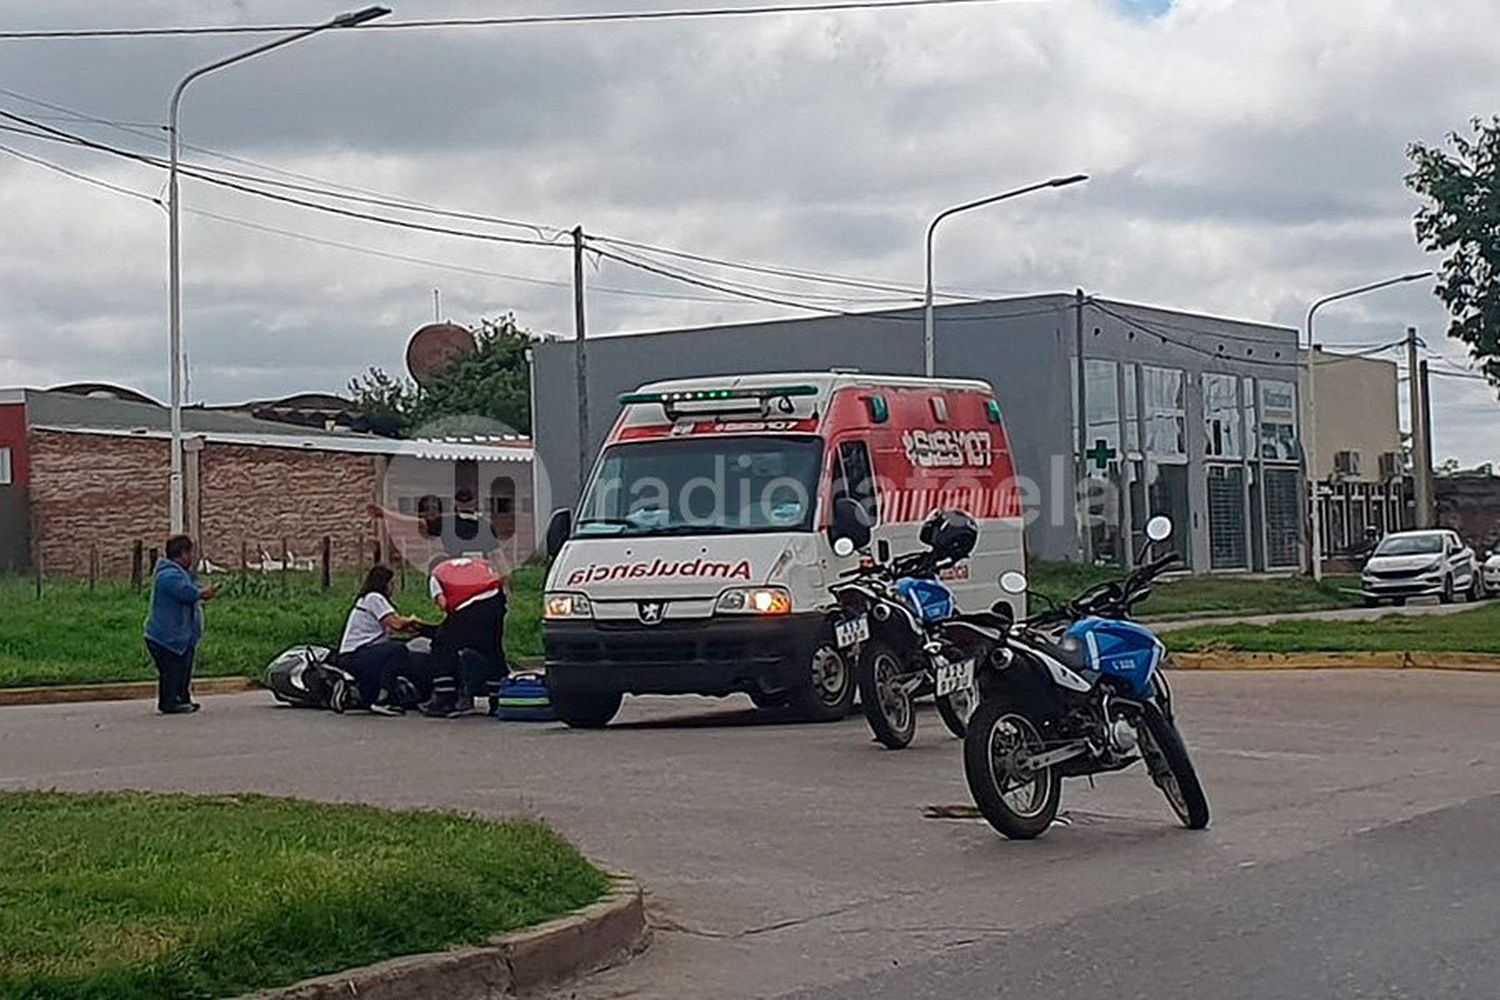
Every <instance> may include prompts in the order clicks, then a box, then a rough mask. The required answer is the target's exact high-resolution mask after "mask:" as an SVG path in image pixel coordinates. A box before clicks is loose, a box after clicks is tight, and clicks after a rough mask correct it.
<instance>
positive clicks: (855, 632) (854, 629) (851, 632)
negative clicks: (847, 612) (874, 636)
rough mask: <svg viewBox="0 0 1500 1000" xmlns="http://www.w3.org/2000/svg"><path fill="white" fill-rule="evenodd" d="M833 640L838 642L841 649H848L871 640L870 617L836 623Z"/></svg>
mask: <svg viewBox="0 0 1500 1000" xmlns="http://www.w3.org/2000/svg"><path fill="white" fill-rule="evenodd" d="M833 638H834V640H835V641H837V642H838V644H839V649H848V648H849V647H850V646H855V645H858V644H859V643H861V642H864V641H865V640H866V639H868V638H870V616H869V615H860V616H859V617H858V618H845V619H844V620H843V621H841V622H834V624H833Z"/></svg>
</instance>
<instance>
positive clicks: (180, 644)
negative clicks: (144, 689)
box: [146, 535, 218, 715]
mask: <svg viewBox="0 0 1500 1000" xmlns="http://www.w3.org/2000/svg"><path fill="white" fill-rule="evenodd" d="M195 558H196V550H195V549H194V547H193V540H192V539H191V538H189V537H188V536H187V535H173V536H172V537H171V538H168V539H167V548H166V556H165V557H164V558H162V559H161V560H159V561H158V562H157V564H156V569H155V571H154V572H153V574H152V581H151V611H150V614H149V615H148V616H147V618H146V649H147V651H148V652H150V654H151V659H152V661H153V662H154V663H155V664H156V673H157V684H156V710H157V711H158V712H160V713H161V714H163V715H185V714H188V713H191V712H196V711H198V703H197V702H195V701H193V697H192V691H191V685H192V680H193V657H194V656H195V655H196V654H197V651H198V643H199V641H200V640H201V639H202V638H203V602H204V601H211V600H213V599H214V597H215V595H216V594H217V593H218V590H217V588H215V587H212V586H207V587H205V586H200V585H199V583H198V581H197V579H196V578H195V577H194V576H193V572H192V567H193V562H194V560H195Z"/></svg>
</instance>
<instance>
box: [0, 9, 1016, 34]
mask: <svg viewBox="0 0 1500 1000" xmlns="http://www.w3.org/2000/svg"><path fill="white" fill-rule="evenodd" d="M1018 2H1026V0H829V2H823V3H806V4H762V5H759V6H751V7H704V8H698V9H690V8H689V9H681V8H678V9H661V10H636V11H601V12H598V13H578V14H520V15H510V16H503V17H445V18H429V19H415V20H406V21H376V22H372V23H370V24H364V25H360V26H359V27H358V28H357V29H355V30H359V31H376V30H380V31H401V30H409V29H413V28H483V27H523V26H537V25H549V24H552V25H557V24H605V23H612V22H624V21H669V20H703V19H706V18H722V17H756V16H763V15H769V14H817V13H836V12H839V11H858V10H896V9H901V8H909V9H910V8H923V7H929V8H940V7H960V6H978V5H980V4H1001V3H1018ZM1030 2H1038V0H1030ZM313 27H317V25H311V24H225V25H178V26H170V27H154V28H152V27H145V28H42V29H32V30H21V31H0V41H23V40H42V39H53V40H60V39H80V38H163V37H169V36H178V35H254V34H270V33H282V32H293V31H306V30H307V29H309V28H313Z"/></svg>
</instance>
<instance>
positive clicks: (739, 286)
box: [0, 109, 1060, 322]
mask: <svg viewBox="0 0 1500 1000" xmlns="http://www.w3.org/2000/svg"><path fill="white" fill-rule="evenodd" d="M68 110H71V109H68ZM0 118H4V119H8V120H10V121H13V122H16V123H19V124H20V125H22V126H25V128H23V129H16V128H13V127H9V126H5V125H3V124H0V129H7V130H10V131H17V132H19V133H20V134H23V135H26V136H29V137H31V138H35V139H45V140H49V141H58V142H64V143H67V144H69V145H73V146H78V147H81V148H85V149H90V150H95V151H99V152H105V153H109V154H111V155H114V156H117V157H121V158H123V159H127V160H130V161H132V162H136V163H142V164H145V165H148V166H152V167H157V168H162V167H164V166H165V163H164V161H162V160H161V159H160V158H159V157H154V156H150V155H147V154H143V153H138V152H135V151H133V150H128V149H123V148H121V147H118V146H113V145H110V144H108V143H104V142H100V141H98V140H94V139H90V138H88V137H85V136H81V135H78V134H76V133H72V132H68V131H66V130H63V129H58V128H54V127H52V126H50V125H46V124H44V123H42V122H39V121H37V120H35V119H32V118H28V117H27V116H24V115H17V114H15V113H13V112H9V111H5V110H0ZM100 121H103V120H102V119H101V120H100ZM179 172H180V173H181V174H182V175H183V176H186V177H192V178H194V179H197V180H200V181H203V182H205V183H208V184H213V185H216V186H219V187H224V188H227V189H230V190H234V191H237V192H240V193H244V194H249V195H254V196H257V197H261V198H265V199H268V200H271V201H275V202H281V203H284V204H290V205H294V206H298V207H303V208H307V209H311V210H314V211H319V212H324V213H328V214H332V215H336V216H342V217H347V218H353V219H357V220H361V221H368V222H373V223H377V224H381V225H386V226H395V227H399V228H404V229H410V230H416V231H422V232H430V233H435V234H439V235H448V236H458V237H464V238H470V239H479V240H485V241H489V242H497V243H506V244H516V245H523V246H540V247H545V248H549V249H558V248H560V247H561V246H562V244H559V243H557V242H555V241H553V240H545V239H524V238H520V237H513V236H501V235H497V234H492V233H482V232H475V231H472V230H467V229H454V228H451V227H442V226H432V225H426V224H423V223H418V222H413V221H410V220H406V219H396V218H391V217H389V216H382V215H376V214H373V213H368V212H358V211H353V210H350V209H345V208H340V207H337V206H332V205H324V204H321V203H319V202H313V201H308V200H306V199H303V198H296V197H292V196H290V195H285V194H280V193H277V192H273V191H265V190H261V189H260V188H257V187H253V186H250V184H245V183H240V182H239V180H231V179H228V178H239V179H243V180H246V181H250V182H252V183H255V184H258V183H267V184H272V185H273V186H274V185H277V184H281V185H282V186H289V187H291V188H293V189H296V190H301V191H311V192H313V193H315V194H318V195H322V196H325V197H339V196H338V195H334V194H330V193H329V192H327V191H323V190H320V189H316V188H310V187H307V186H304V185H285V184H284V183H283V182H275V181H269V180H268V179H266V178H261V177H255V176H253V175H246V174H240V173H237V172H234V171H222V170H218V169H216V168H203V167H199V166H185V167H180V168H179ZM132 194H134V195H135V196H138V197H146V198H148V199H150V200H152V201H154V202H156V203H157V204H160V203H161V202H160V200H159V199H154V198H151V196H149V195H142V194H141V192H132ZM361 200H364V201H366V202H373V203H375V204H379V205H380V206H381V207H388V208H395V209H397V210H400V211H413V210H415V209H414V208H412V207H411V206H409V205H405V204H401V203H398V202H395V201H391V200H389V199H361ZM435 211H438V212H443V213H447V212H448V210H442V209H438V210H435ZM449 214H454V215H461V216H463V217H468V218H474V219H478V220H481V221H500V222H506V223H508V224H511V225H520V226H524V227H526V228H529V229H534V230H536V231H542V230H545V229H553V228H554V227H542V226H539V225H537V224H534V223H518V222H513V221H511V220H497V219H495V218H494V217H489V216H481V215H479V214H478V213H449ZM238 221H239V222H243V220H238ZM252 225H257V224H252ZM554 231H555V232H561V230H556V229H554ZM283 234H284V235H285V234H287V233H286V232H285V231H283ZM293 238H306V239H316V238H312V237H306V236H305V235H304V234H296V235H295V236H294V237H293ZM647 245H649V244H647ZM344 248H346V249H351V248H352V245H349V244H345V245H344ZM590 249H591V250H592V251H593V252H594V253H596V254H598V255H600V256H604V257H609V258H611V259H614V260H616V261H618V262H620V263H623V264H626V265H627V266H631V267H634V268H636V269H638V270H642V271H646V272H648V273H653V274H656V275H657V276H659V277H664V278H668V279H670V280H674V281H679V282H683V283H686V284H689V285H694V286H697V287H700V288H704V289H708V290H711V291H716V292H722V293H724V294H727V295H730V296H733V297H735V298H737V299H747V300H750V301H759V302H765V303H769V304H773V305H782V306H787V307H790V308H794V309H801V310H805V311H809V312H819V313H824V314H830V315H844V316H857V317H860V318H865V319H871V320H875V321H886V322H919V321H920V318H919V317H917V316H914V315H911V316H900V315H890V314H888V313H881V312H853V311H849V310H845V309H839V308H835V307H832V306H825V305H820V304H815V303H811V302H807V301H798V300H795V299H790V298H787V297H785V296H786V295H787V294H788V293H785V292H783V291H782V290H780V289H771V288H765V287H764V286H757V285H751V284H749V283H744V282H731V281H727V280H714V279H711V278H708V277H707V276H704V275H701V274H696V273H694V272H692V271H689V270H687V269H684V268H678V267H673V266H668V265H665V264H662V263H660V262H655V261H651V260H649V259H641V258H639V257H636V256H635V255H632V254H625V253H623V252H605V251H604V250H602V249H601V248H599V247H598V246H591V247H590ZM414 262H423V261H421V260H420V259H419V260H417V261H414ZM506 277H513V278H519V276H506ZM599 290H601V291H602V290H603V288H600V289H599ZM615 291H616V292H624V293H633V294H639V295H642V296H651V297H662V298H668V297H675V298H678V299H685V300H688V301H694V300H698V299H704V297H701V296H700V297H696V299H690V298H688V297H687V296H669V295H657V294H656V293H649V292H645V291H639V292H636V291H635V290H615ZM804 298H810V299H821V300H828V301H831V302H845V303H853V304H869V303H872V302H874V301H878V300H873V299H869V298H855V297H851V296H834V295H824V294H820V293H805V294H804ZM709 301H712V300H709ZM884 301H889V300H884ZM1059 309H1060V307H1059V306H1057V305H1055V304H1052V305H1048V306H1045V307H1042V308H1039V309H1032V310H1019V311H1016V310H1012V311H1008V312H1003V313H990V314H977V315H966V316H951V317H947V318H946V321H947V322H978V321H986V320H992V319H1003V320H1013V319H1020V318H1024V317H1027V316H1033V315H1042V314H1055V313H1057V312H1058V311H1059Z"/></svg>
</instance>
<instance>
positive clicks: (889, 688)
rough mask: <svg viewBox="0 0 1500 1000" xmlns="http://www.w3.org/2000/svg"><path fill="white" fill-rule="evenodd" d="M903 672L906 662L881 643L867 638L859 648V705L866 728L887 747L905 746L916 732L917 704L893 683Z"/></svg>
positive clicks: (904, 673)
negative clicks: (866, 641)
mask: <svg viewBox="0 0 1500 1000" xmlns="http://www.w3.org/2000/svg"><path fill="white" fill-rule="evenodd" d="M906 674H907V669H906V664H905V663H904V662H903V661H902V659H901V657H900V656H898V655H897V654H896V651H895V650H894V649H892V648H891V647H890V646H887V645H886V644H885V643H883V642H880V641H879V640H876V641H874V642H868V643H866V644H865V647H864V649H863V650H861V651H860V657H859V701H860V707H861V708H863V709H864V713H865V721H866V722H868V723H869V724H870V732H872V733H874V734H875V738H876V739H877V740H879V741H880V742H881V743H882V744H883V745H884V746H885V747H886V749H888V750H902V749H905V748H906V747H907V746H909V745H910V744H911V741H912V737H914V736H915V735H916V734H917V706H916V705H915V704H914V702H913V701H912V696H911V694H910V692H908V691H907V690H905V688H902V687H900V686H898V683H897V682H898V681H899V680H901V679H903V678H905V676H906Z"/></svg>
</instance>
